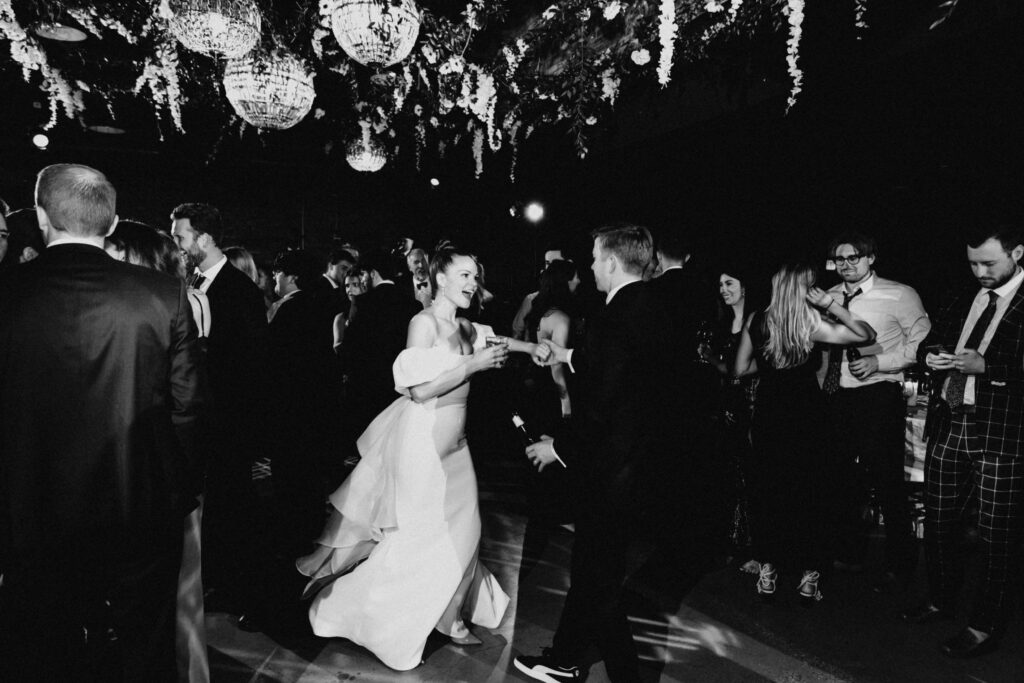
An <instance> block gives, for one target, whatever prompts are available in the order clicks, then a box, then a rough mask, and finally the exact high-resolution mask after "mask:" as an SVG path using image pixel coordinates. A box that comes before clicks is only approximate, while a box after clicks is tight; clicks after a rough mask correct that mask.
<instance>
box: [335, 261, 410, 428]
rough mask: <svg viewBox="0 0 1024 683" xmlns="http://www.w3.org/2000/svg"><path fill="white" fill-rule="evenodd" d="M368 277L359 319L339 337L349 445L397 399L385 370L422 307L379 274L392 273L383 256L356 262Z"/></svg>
mask: <svg viewBox="0 0 1024 683" xmlns="http://www.w3.org/2000/svg"><path fill="white" fill-rule="evenodd" d="M360 263H361V266H362V267H363V268H364V269H365V270H366V272H367V273H369V275H370V284H371V289H370V291H368V292H366V293H365V294H361V295H360V296H358V297H356V302H355V307H356V309H358V311H359V314H358V315H356V316H354V317H353V318H352V323H351V324H350V325H349V327H348V330H347V331H346V332H345V344H344V345H343V346H342V347H341V348H342V365H343V367H344V372H345V375H346V376H347V377H348V384H347V386H346V400H347V402H348V404H349V410H348V411H346V418H347V419H346V421H347V422H348V427H350V428H351V430H352V431H351V432H350V435H351V436H352V437H353V440H354V439H355V438H357V437H358V436H359V435H360V434H361V433H362V432H363V430H364V429H366V427H367V426H368V425H369V424H370V422H372V421H373V418H375V417H376V416H377V414H378V413H380V412H381V411H382V410H384V409H385V408H387V407H388V406H389V405H390V404H391V402H392V401H394V400H395V398H397V396H398V395H397V393H396V392H395V380H394V376H393V375H392V372H391V367H392V365H394V363H395V358H397V357H398V354H399V353H401V351H402V349H404V348H405V338H406V334H407V332H408V329H409V321H410V320H412V317H413V316H414V315H416V314H417V313H418V312H420V311H421V310H423V309H422V306H420V304H419V303H418V302H417V301H416V299H414V298H412V297H411V296H409V291H408V290H406V289H400V288H399V287H397V286H396V285H395V282H394V281H393V280H391V279H389V278H387V277H386V276H385V275H383V273H390V272H392V270H393V268H392V265H391V264H390V263H389V259H388V257H387V256H386V255H384V254H379V253H378V254H373V253H370V254H367V255H366V256H365V257H364V258H363V259H362V261H361V262H360Z"/></svg>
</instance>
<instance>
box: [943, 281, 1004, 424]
mask: <svg viewBox="0 0 1024 683" xmlns="http://www.w3.org/2000/svg"><path fill="white" fill-rule="evenodd" d="M997 301H999V295H998V294H996V293H995V292H992V291H990V292H989V293H988V306H986V307H985V310H984V311H982V312H981V315H980V316H979V317H978V322H976V323H974V328H973V329H971V336H969V337H968V338H967V341H966V342H965V343H964V349H974V350H975V351H977V350H978V346H980V345H981V340H982V339H983V338H984V337H985V332H986V331H988V326H989V325H990V324H991V323H992V317H993V316H994V315H995V314H996V302H997ZM966 388H967V375H965V374H964V373H962V372H959V371H957V370H951V371H950V373H949V384H947V385H946V403H948V404H949V407H950V408H951V409H953V410H957V409H959V408H962V407H963V405H964V389H966Z"/></svg>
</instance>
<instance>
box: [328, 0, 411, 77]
mask: <svg viewBox="0 0 1024 683" xmlns="http://www.w3.org/2000/svg"><path fill="white" fill-rule="evenodd" d="M321 8H322V10H321V11H322V12H323V13H324V14H328V13H329V15H330V18H331V29H332V30H333V31H334V37H335V38H337V40H338V44H339V45H341V48H342V49H343V50H344V51H345V52H346V53H347V54H348V56H349V57H351V58H352V59H354V60H356V61H357V62H359V63H360V64H362V65H364V66H376V67H387V66H391V65H392V64H397V63H398V62H400V61H402V60H403V59H405V58H406V57H408V56H409V53H410V52H412V47H413V45H414V44H415V43H416V36H417V35H419V32H420V12H419V9H417V7H416V3H415V2H413V0H322V2H321Z"/></svg>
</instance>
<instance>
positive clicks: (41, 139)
mask: <svg viewBox="0 0 1024 683" xmlns="http://www.w3.org/2000/svg"><path fill="white" fill-rule="evenodd" d="M32 144H33V145H35V146H36V147H37V148H38V149H41V150H42V149H46V148H47V147H48V146H49V144H50V138H48V137H46V136H45V135H43V134H42V133H36V134H35V135H33V136H32Z"/></svg>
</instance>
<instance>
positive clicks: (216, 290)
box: [206, 262, 267, 440]
mask: <svg viewBox="0 0 1024 683" xmlns="http://www.w3.org/2000/svg"><path fill="white" fill-rule="evenodd" d="M206 296H207V298H209V300H210V336H209V338H208V339H207V347H206V348H207V359H208V361H209V362H208V369H209V378H210V394H211V410H210V427H211V429H212V430H213V433H214V434H221V435H224V434H227V435H228V436H229V437H230V438H231V439H235V438H236V437H237V438H238V439H242V440H245V439H250V438H254V437H255V436H256V434H257V432H258V430H259V425H260V423H261V420H262V418H263V416H264V415H265V405H266V404H265V402H264V397H265V394H266V373H267V313H266V308H265V307H264V305H263V295H262V294H261V293H260V290H259V288H258V287H257V286H256V284H255V283H254V282H253V281H252V280H250V279H249V277H248V276H247V275H245V273H243V272H242V271H240V270H238V269H237V268H235V267H234V266H232V265H231V263H230V262H228V263H226V264H224V267H223V268H221V270H220V272H219V273H218V274H217V277H216V278H214V280H213V282H212V283H210V287H209V289H207V290H206Z"/></svg>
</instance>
